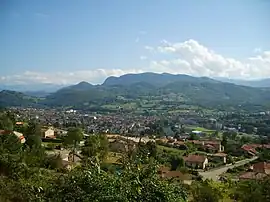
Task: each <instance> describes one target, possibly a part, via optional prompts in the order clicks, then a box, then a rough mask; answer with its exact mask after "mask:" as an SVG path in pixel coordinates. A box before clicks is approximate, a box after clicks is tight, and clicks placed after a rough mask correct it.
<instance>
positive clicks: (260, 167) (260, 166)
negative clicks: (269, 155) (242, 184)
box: [253, 162, 270, 173]
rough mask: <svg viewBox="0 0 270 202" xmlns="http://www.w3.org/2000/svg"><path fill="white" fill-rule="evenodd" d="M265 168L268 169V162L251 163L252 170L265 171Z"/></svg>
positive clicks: (269, 165)
mask: <svg viewBox="0 0 270 202" xmlns="http://www.w3.org/2000/svg"><path fill="white" fill-rule="evenodd" d="M265 170H270V163H267V162H259V163H256V164H254V165H253V171H255V172H260V173H265Z"/></svg>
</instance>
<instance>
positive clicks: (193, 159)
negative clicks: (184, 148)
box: [184, 155, 208, 169]
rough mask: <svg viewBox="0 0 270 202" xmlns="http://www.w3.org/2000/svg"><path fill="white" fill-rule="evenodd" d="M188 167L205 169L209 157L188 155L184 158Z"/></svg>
mask: <svg viewBox="0 0 270 202" xmlns="http://www.w3.org/2000/svg"><path fill="white" fill-rule="evenodd" d="M184 161H185V164H186V166H188V167H192V168H200V169H205V168H206V166H207V164H208V158H207V157H206V156H203V155H188V156H187V157H185V158H184Z"/></svg>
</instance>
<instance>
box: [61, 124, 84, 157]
mask: <svg viewBox="0 0 270 202" xmlns="http://www.w3.org/2000/svg"><path fill="white" fill-rule="evenodd" d="M82 140H83V131H82V129H81V128H70V129H69V130H68V132H67V136H66V137H65V138H64V145H66V146H68V147H70V148H71V152H72V155H73V161H74V155H75V153H76V150H77V148H78V146H79V143H80V141H82Z"/></svg>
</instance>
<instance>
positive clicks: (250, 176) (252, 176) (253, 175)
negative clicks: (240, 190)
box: [239, 172, 267, 180]
mask: <svg viewBox="0 0 270 202" xmlns="http://www.w3.org/2000/svg"><path fill="white" fill-rule="evenodd" d="M265 177H267V175H266V174H264V173H257V172H246V173H243V174H242V175H240V176H239V179H242V180H260V179H263V178H265Z"/></svg>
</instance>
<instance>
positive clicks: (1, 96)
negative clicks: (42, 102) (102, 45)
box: [0, 90, 38, 107]
mask: <svg viewBox="0 0 270 202" xmlns="http://www.w3.org/2000/svg"><path fill="white" fill-rule="evenodd" d="M37 103H38V99H37V98H35V97H31V96H27V95H25V94H23V93H20V92H16V91H9V90H3V91H1V92H0V106H1V107H11V106H20V107H27V106H36V105H37Z"/></svg>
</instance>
